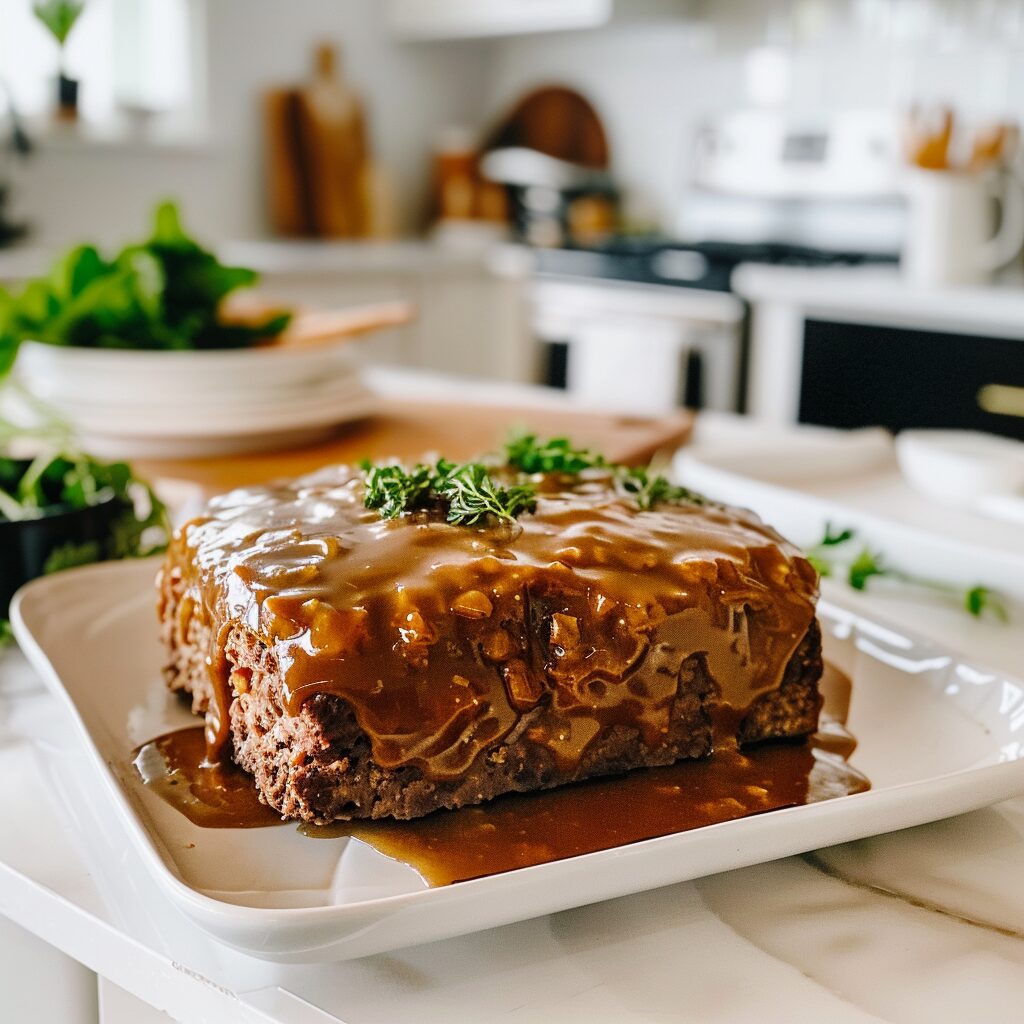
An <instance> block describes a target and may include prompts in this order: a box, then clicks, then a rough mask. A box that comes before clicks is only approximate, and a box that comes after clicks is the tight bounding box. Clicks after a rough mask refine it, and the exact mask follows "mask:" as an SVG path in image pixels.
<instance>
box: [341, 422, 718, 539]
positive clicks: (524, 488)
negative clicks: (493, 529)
mask: <svg viewBox="0 0 1024 1024" xmlns="http://www.w3.org/2000/svg"><path fill="white" fill-rule="evenodd" d="M505 464H506V466H507V467H508V468H509V469H512V470H515V471H517V472H518V474H519V475H518V478H517V479H515V481H514V482H510V483H504V482H502V481H501V480H500V479H496V478H495V477H494V476H493V475H492V472H491V468H490V467H489V466H488V464H487V463H484V462H463V463H454V462H449V461H448V460H447V459H440V460H438V461H437V462H435V463H434V464H433V465H430V464H428V463H423V462H419V463H417V464H416V465H415V466H413V467H412V468H411V469H407V468H406V467H405V466H402V465H399V464H398V463H392V464H388V465H372V464H371V463H370V462H368V461H364V462H362V463H360V466H361V467H362V470H363V482H364V484H365V486H366V493H365V495H364V498H363V504H364V505H365V506H366V507H367V508H369V509H375V510H376V511H377V512H378V513H379V514H380V516H381V518H382V519H396V518H398V517H399V516H401V515H403V514H404V513H406V512H414V511H417V510H423V509H430V508H436V509H438V510H440V509H442V508H446V509H447V511H446V518H447V521H448V522H449V523H453V524H456V525H460V526H476V525H478V524H480V523H481V522H484V521H487V520H505V521H507V522H511V521H512V520H515V519H516V518H518V517H519V516H521V515H522V514H523V513H524V512H533V511H535V509H536V507H537V490H536V487H535V486H534V485H533V484H532V483H531V482H530V480H529V479H528V478H527V477H529V476H532V475H533V474H535V473H566V474H572V475H577V474H579V473H582V472H583V471H584V470H587V469H602V470H605V471H607V473H608V474H609V475H610V476H611V477H612V480H613V481H614V485H615V488H616V490H618V492H619V493H620V494H622V495H624V496H626V497H629V498H631V499H632V500H633V501H635V502H636V504H637V506H638V507H639V508H640V509H641V510H642V511H649V510H650V509H652V508H654V507H655V505H657V504H659V503H661V502H671V503H674V504H688V505H706V504H710V502H709V501H708V499H707V498H705V497H704V496H703V495H701V494H697V493H696V492H695V491H691V490H688V489H687V488H685V487H678V486H676V485H675V484H672V483H670V482H669V480H668V479H667V478H666V477H664V476H662V475H661V474H660V473H654V472H652V471H651V470H650V469H649V468H644V467H636V466H622V465H619V464H618V463H613V462H608V461H607V460H606V459H605V457H604V456H603V455H600V454H598V453H597V452H593V451H590V449H588V448H577V447H575V446H574V445H573V444H572V442H571V441H570V440H569V439H568V438H565V437H553V438H551V439H549V440H547V441H541V440H539V439H538V437H537V435H536V434H520V435H518V436H515V437H513V438H511V439H510V440H509V441H508V443H507V444H506V445H505Z"/></svg>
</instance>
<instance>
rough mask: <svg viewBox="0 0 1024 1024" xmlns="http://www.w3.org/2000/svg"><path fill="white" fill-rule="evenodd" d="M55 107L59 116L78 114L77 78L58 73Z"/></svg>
mask: <svg viewBox="0 0 1024 1024" xmlns="http://www.w3.org/2000/svg"><path fill="white" fill-rule="evenodd" d="M57 108H58V111H59V113H60V115H61V117H68V118H72V117H77V116H78V79H77V78H68V77H67V76H66V75H60V76H59V77H58V79H57Z"/></svg>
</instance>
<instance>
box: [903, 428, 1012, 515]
mask: <svg viewBox="0 0 1024 1024" xmlns="http://www.w3.org/2000/svg"><path fill="white" fill-rule="evenodd" d="M896 457H897V458H898V460H899V464H900V470H901V471H902V473H903V476H904V478H905V479H906V480H907V482H908V483H909V484H911V486H913V487H915V488H916V489H917V490H919V491H921V492H922V493H924V494H927V495H928V496H929V497H932V498H936V499H937V500H939V501H944V502H946V503H947V504H952V505H960V506H963V507H967V506H970V505H973V504H975V503H976V502H977V500H978V499H979V498H982V497H985V496H987V495H1011V494H1016V493H1019V492H1021V491H1024V441H1014V440H1013V439H1012V438H1008V437H997V436H995V435H994V434H982V433H977V432H974V431H969V430H904V431H903V432H902V433H900V434H898V435H897V436H896Z"/></svg>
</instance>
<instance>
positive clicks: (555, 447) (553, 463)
mask: <svg viewBox="0 0 1024 1024" xmlns="http://www.w3.org/2000/svg"><path fill="white" fill-rule="evenodd" d="M505 458H506V460H507V462H508V464H509V465H510V466H514V467H515V468H516V469H521V470H522V471H523V472H524V473H581V472H582V471H583V470H585V469H595V468H603V467H605V466H607V465H608V463H607V462H606V461H605V458H604V456H603V455H599V454H598V453H597V452H592V451H590V450H589V449H587V448H575V447H573V444H572V442H571V441H570V440H569V439H568V438H567V437H552V438H551V439H550V440H548V441H540V440H538V438H537V435H536V434H518V435H515V436H513V437H512V438H510V439H509V441H508V442H507V443H506V444H505Z"/></svg>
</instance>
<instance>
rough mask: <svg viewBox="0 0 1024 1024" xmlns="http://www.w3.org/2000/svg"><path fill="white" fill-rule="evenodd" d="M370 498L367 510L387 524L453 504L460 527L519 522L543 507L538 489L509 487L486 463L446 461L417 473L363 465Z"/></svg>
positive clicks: (452, 517)
mask: <svg viewBox="0 0 1024 1024" xmlns="http://www.w3.org/2000/svg"><path fill="white" fill-rule="evenodd" d="M362 468H363V472H364V474H365V477H364V482H365V484H366V495H365V497H364V499H363V504H364V505H365V506H366V507H367V508H372V509H376V510H377V511H378V512H379V513H380V516H381V518H382V519H396V518H397V517H398V516H400V515H402V514H403V513H405V512H413V511H416V510H417V509H425V508H430V507H431V506H433V505H437V506H440V505H441V504H443V503H444V504H447V506H448V510H447V514H446V519H447V521H448V522H449V523H452V524H455V525H458V526H476V525H477V524H479V523H480V522H481V521H482V520H485V519H488V518H493V519H503V520H506V521H509V522H511V521H513V520H515V519H516V518H517V517H518V516H520V515H522V514H523V513H524V512H532V511H533V510H534V509H535V508H536V507H537V499H536V492H535V490H534V488H533V487H532V486H531V485H529V484H525V483H521V484H514V485H511V486H508V487H505V486H503V485H501V484H499V483H498V482H497V481H495V480H494V479H493V478H492V477H491V475H490V473H489V471H488V469H487V467H486V466H485V465H484V464H483V463H482V462H464V463H461V464H458V463H454V462H449V461H448V460H447V459H440V460H438V461H437V462H436V463H434V465H433V466H430V465H426V464H425V463H422V462H421V463H418V464H417V465H415V466H414V467H413V468H412V469H411V470H407V469H405V467H403V466H400V465H397V464H393V465H387V466H373V465H370V464H369V463H366V462H364V463H363V464H362Z"/></svg>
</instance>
